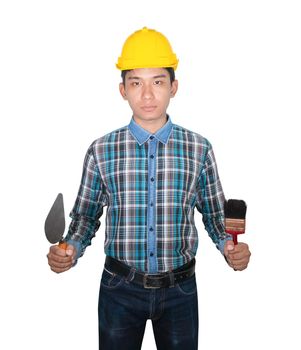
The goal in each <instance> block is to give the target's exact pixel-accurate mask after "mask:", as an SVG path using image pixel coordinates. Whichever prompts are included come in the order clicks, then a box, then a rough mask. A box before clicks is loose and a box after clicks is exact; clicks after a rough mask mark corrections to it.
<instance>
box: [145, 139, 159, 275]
mask: <svg viewBox="0 0 301 350" xmlns="http://www.w3.org/2000/svg"><path fill="white" fill-rule="evenodd" d="M148 142H149V147H148V205H147V230H148V232H147V233H148V236H147V237H148V240H147V243H148V244H147V254H148V272H149V273H156V272H157V271H158V262H157V245H156V188H157V179H156V154H157V144H158V140H157V139H156V138H155V137H154V136H153V135H152V136H150V138H149V141H148Z"/></svg>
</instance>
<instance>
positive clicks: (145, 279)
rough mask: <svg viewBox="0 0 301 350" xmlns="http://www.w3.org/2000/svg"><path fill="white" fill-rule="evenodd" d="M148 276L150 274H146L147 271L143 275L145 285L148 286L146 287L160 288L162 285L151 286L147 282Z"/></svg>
mask: <svg viewBox="0 0 301 350" xmlns="http://www.w3.org/2000/svg"><path fill="white" fill-rule="evenodd" d="M148 276H149V275H148V274H146V273H145V274H144V275H143V287H144V288H146V289H158V288H160V286H149V285H148V284H147V277H148Z"/></svg>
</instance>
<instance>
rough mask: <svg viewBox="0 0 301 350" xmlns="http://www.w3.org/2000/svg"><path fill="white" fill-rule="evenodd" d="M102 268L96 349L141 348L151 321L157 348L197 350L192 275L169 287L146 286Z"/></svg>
mask: <svg viewBox="0 0 301 350" xmlns="http://www.w3.org/2000/svg"><path fill="white" fill-rule="evenodd" d="M128 279H129V278H125V277H120V276H118V275H115V274H112V273H111V272H109V271H107V270H106V269H104V271H103V274H102V278H101V285H100V292H99V305H98V317H99V349H100V350H120V349H122V350H139V349H141V345H142V340H143V335H144V330H145V325H146V321H147V320H148V319H150V320H152V325H153V331H154V337H155V341H156V345H157V349H158V350H178V349H181V350H182V349H185V350H197V347H198V345H197V344H198V301H197V286H196V279H195V275H193V276H192V277H190V278H188V279H187V280H185V281H183V282H181V283H179V284H175V286H174V287H171V288H160V289H145V288H144V287H143V286H141V285H138V284H136V283H134V282H131V281H128Z"/></svg>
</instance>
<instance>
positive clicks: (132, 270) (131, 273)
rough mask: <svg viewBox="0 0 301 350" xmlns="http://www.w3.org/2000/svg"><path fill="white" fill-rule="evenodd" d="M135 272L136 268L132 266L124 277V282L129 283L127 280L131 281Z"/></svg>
mask: <svg viewBox="0 0 301 350" xmlns="http://www.w3.org/2000/svg"><path fill="white" fill-rule="evenodd" d="M135 273H136V268H135V267H132V268H131V270H130V272H129V274H128V276H127V277H126V279H125V282H126V283H129V282H132V280H133V279H134V277H135Z"/></svg>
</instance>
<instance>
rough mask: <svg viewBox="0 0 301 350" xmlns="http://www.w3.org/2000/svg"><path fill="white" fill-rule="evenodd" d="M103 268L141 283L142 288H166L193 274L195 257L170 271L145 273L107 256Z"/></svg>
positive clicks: (128, 279)
mask: <svg viewBox="0 0 301 350" xmlns="http://www.w3.org/2000/svg"><path fill="white" fill-rule="evenodd" d="M105 268H106V269H107V270H109V271H110V272H112V273H115V274H117V275H120V276H123V277H126V279H127V281H133V282H136V283H138V284H140V285H143V287H144V288H166V287H173V286H174V285H175V283H179V282H182V281H184V280H185V279H187V278H189V277H191V276H193V274H194V269H195V259H192V260H191V261H190V262H188V263H187V264H185V265H183V266H181V267H179V268H178V269H175V270H172V271H168V272H163V273H158V274H147V273H143V272H141V271H136V269H135V268H134V267H131V266H128V265H126V264H124V263H122V262H121V261H119V260H116V259H114V258H112V257H110V256H107V257H106V261H105Z"/></svg>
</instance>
